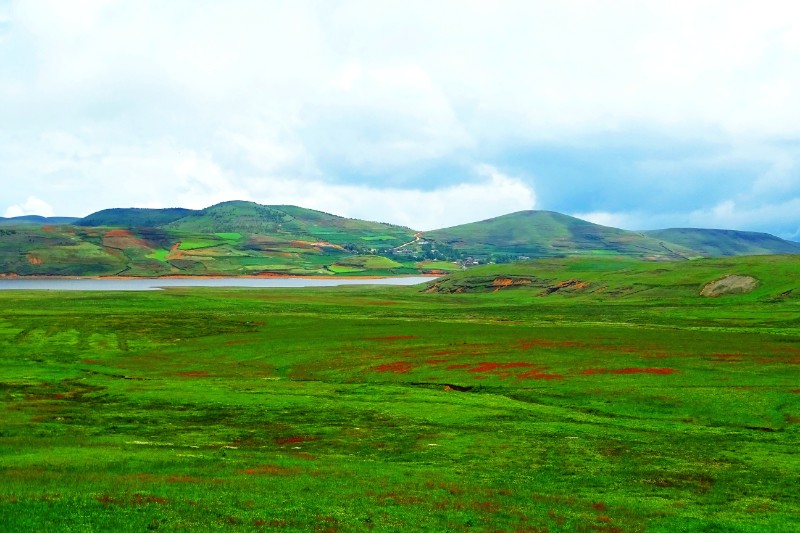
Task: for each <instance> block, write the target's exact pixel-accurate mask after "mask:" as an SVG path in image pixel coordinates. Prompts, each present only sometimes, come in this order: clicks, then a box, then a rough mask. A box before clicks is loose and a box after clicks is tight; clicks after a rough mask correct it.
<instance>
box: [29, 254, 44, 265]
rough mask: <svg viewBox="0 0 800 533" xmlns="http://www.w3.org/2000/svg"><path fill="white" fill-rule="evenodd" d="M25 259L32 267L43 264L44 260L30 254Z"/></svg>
mask: <svg viewBox="0 0 800 533" xmlns="http://www.w3.org/2000/svg"><path fill="white" fill-rule="evenodd" d="M25 258H26V259H27V260H28V263H30V264H32V265H41V264H42V259H41V258H40V257H39V256H38V255H33V254H28V255H27V256H25Z"/></svg>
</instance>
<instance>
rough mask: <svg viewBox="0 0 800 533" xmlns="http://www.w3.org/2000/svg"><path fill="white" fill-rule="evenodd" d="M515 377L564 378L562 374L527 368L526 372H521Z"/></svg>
mask: <svg viewBox="0 0 800 533" xmlns="http://www.w3.org/2000/svg"><path fill="white" fill-rule="evenodd" d="M517 379H546V380H553V379H564V376H562V375H561V374H547V373H545V372H542V371H541V370H529V371H528V372H523V373H522V374H519V375H518V376H517Z"/></svg>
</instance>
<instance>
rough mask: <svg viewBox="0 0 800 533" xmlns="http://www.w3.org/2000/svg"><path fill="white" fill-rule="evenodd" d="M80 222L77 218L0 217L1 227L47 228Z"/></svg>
mask: <svg viewBox="0 0 800 533" xmlns="http://www.w3.org/2000/svg"><path fill="white" fill-rule="evenodd" d="M78 220H80V219H79V218H76V217H40V216H38V215H24V216H21V217H10V218H4V217H0V226H45V225H58V224H74V223H75V222H76V221H78Z"/></svg>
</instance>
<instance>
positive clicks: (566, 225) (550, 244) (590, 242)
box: [425, 211, 697, 260]
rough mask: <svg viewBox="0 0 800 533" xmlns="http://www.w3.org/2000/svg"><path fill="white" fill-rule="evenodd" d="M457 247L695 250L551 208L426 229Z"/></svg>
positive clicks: (557, 252) (668, 254)
mask: <svg viewBox="0 0 800 533" xmlns="http://www.w3.org/2000/svg"><path fill="white" fill-rule="evenodd" d="M425 237H426V238H428V239H433V240H434V241H440V242H443V243H445V244H447V245H449V246H452V247H453V248H455V249H457V250H462V251H464V252H466V253H469V254H471V255H476V256H481V257H489V258H493V257H498V256H505V255H507V256H511V257H513V258H517V257H519V256H527V257H560V256H569V255H624V256H630V257H642V258H649V259H671V260H675V259H685V258H686V257H687V254H688V255H697V254H696V253H695V252H694V251H693V250H690V249H688V248H685V247H683V246H681V245H678V244H674V243H665V242H663V241H662V240H660V239H658V238H655V237H650V236H647V235H644V234H642V233H639V232H634V231H626V230H621V229H617V228H610V227H607V226H601V225H599V224H593V223H591V222H587V221H585V220H581V219H579V218H575V217H571V216H568V215H562V214H560V213H554V212H552V211H520V212H517V213H511V214H509V215H503V216H500V217H496V218H491V219H488V220H483V221H480V222H473V223H470V224H463V225H461V226H454V227H451V228H445V229H439V230H435V231H429V232H426V233H425Z"/></svg>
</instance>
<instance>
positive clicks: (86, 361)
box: [81, 359, 103, 365]
mask: <svg viewBox="0 0 800 533" xmlns="http://www.w3.org/2000/svg"><path fill="white" fill-rule="evenodd" d="M81 362H82V363H85V364H87V365H102V364H103V362H102V361H98V360H97V359H83V360H82V361H81Z"/></svg>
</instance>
